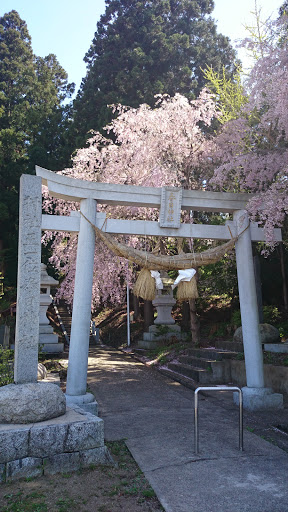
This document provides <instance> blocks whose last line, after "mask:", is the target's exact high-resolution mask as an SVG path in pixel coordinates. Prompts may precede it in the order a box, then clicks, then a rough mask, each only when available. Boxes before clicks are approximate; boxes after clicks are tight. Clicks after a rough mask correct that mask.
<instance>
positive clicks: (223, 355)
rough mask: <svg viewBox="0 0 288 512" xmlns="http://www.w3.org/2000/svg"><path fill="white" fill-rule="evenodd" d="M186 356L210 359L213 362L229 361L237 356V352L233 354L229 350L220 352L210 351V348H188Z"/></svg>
mask: <svg viewBox="0 0 288 512" xmlns="http://www.w3.org/2000/svg"><path fill="white" fill-rule="evenodd" d="M187 352H188V355H189V356H192V357H197V358H198V357H200V358H203V359H211V360H215V361H223V360H224V359H231V357H234V356H236V355H237V353H238V352H233V351H231V350H220V349H212V348H190V349H189V350H188V351H187Z"/></svg>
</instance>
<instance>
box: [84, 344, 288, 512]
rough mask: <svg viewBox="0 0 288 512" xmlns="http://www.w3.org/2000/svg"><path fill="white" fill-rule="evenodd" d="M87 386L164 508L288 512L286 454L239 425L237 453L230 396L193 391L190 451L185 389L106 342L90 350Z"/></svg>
mask: <svg viewBox="0 0 288 512" xmlns="http://www.w3.org/2000/svg"><path fill="white" fill-rule="evenodd" d="M88 385H89V388H90V389H91V391H92V392H93V393H94V394H95V397H96V400H97V401H98V404H99V410H100V414H99V415H100V416H101V417H102V418H103V419H104V424H105V438H106V440H109V441H111V440H120V439H125V440H126V444H127V446H128V448H129V450H130V451H131V453H132V455H133V457H134V459H135V460H136V462H137V463H138V465H139V466H140V468H141V470H142V471H143V472H144V473H145V476H146V477H147V479H148V480H149V482H150V484H151V486H152V487H153V489H154V491H155V492H156V494H157V496H158V498H159V500H160V502H161V503H162V505H163V507H164V509H165V510H166V512H288V486H287V477H288V454H287V453H285V452H284V451H282V450H280V449H279V448H277V447H276V446H273V445H272V444H270V443H268V442H267V441H265V440H263V439H261V438H260V437H257V436H256V435H255V434H253V433H251V432H248V431H247V430H246V429H244V451H243V452H240V451H239V450H238V408H237V407H236V406H235V405H234V404H233V399H232V393H230V392H228V393H225V396H224V394H222V393H221V395H222V397H221V399H220V400H215V399H214V398H213V396H212V395H211V397H210V396H208V397H207V396H203V395H200V397H199V398H200V399H199V427H200V428H199V431H200V435H199V447H200V451H199V455H195V454H194V439H193V438H194V392H193V391H192V390H190V389H188V388H185V387H183V386H182V385H181V384H179V383H177V382H175V381H173V380H170V379H169V378H167V377H165V376H163V375H161V374H160V373H158V372H157V371H155V370H154V369H151V368H149V367H147V366H144V365H143V364H142V363H140V362H138V361H135V360H134V359H132V358H131V357H130V356H129V355H127V354H123V353H122V352H120V351H117V350H114V349H111V348H108V347H99V348H93V349H92V350H91V351H90V357H89V368H88ZM244 414H245V413H244Z"/></svg>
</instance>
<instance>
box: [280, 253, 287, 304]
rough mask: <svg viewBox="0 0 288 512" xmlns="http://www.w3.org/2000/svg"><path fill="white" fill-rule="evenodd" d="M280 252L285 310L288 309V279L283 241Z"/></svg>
mask: <svg viewBox="0 0 288 512" xmlns="http://www.w3.org/2000/svg"><path fill="white" fill-rule="evenodd" d="M279 253H280V267H281V275H282V289H283V305H284V310H285V311H288V293H287V280H286V272H285V263H284V253H283V244H282V243H281V244H279Z"/></svg>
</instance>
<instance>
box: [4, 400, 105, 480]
mask: <svg viewBox="0 0 288 512" xmlns="http://www.w3.org/2000/svg"><path fill="white" fill-rule="evenodd" d="M111 463H113V460H112V458H111V456H110V454H109V451H108V449H107V448H106V447H105V445H104V423H103V420H101V419H100V418H98V417H96V416H94V415H93V414H90V413H87V412H84V411H83V410H82V409H80V408H78V407H75V408H73V409H70V408H67V412H66V414H64V415H63V416H60V417H58V418H55V419H52V420H48V421H43V422H40V423H33V424H26V425H11V424H1V425H0V482H2V483H3V482H9V481H13V480H17V479H19V478H28V477H36V476H41V475H43V474H44V475H49V474H50V475H51V474H54V473H59V472H69V471H75V470H78V469H80V468H85V467H89V466H90V465H92V464H93V465H94V464H111Z"/></svg>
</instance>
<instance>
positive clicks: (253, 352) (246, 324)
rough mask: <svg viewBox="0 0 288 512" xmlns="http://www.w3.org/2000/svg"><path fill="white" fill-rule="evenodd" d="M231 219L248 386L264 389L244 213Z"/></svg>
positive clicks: (253, 284) (247, 230) (254, 286)
mask: <svg viewBox="0 0 288 512" xmlns="http://www.w3.org/2000/svg"><path fill="white" fill-rule="evenodd" d="M234 220H235V222H236V225H237V233H238V235H240V236H239V238H238V240H237V242H236V246H235V249H236V262H237V276H238V289H239V299H240V311H241V320H242V334H243V345H244V353H245V366H246V377H247V386H248V387H252V388H262V387H264V370H263V354H262V347H261V341H260V333H259V317H258V305H257V295H256V285H255V275H254V267H253V256H252V246H251V235H250V225H249V218H248V214H247V212H246V211H245V210H239V211H237V212H236V213H235V214H234ZM241 233H242V234H241Z"/></svg>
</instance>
